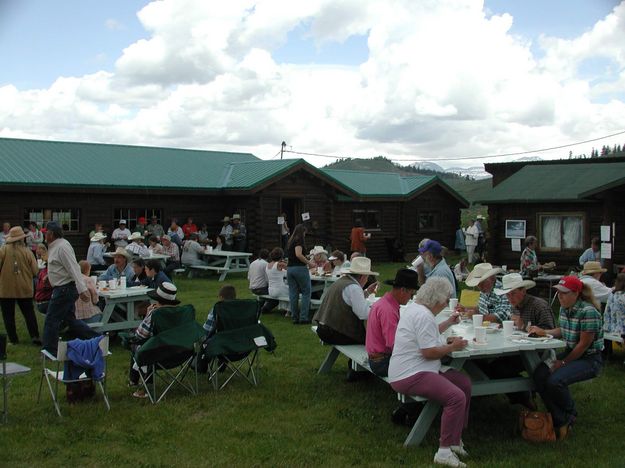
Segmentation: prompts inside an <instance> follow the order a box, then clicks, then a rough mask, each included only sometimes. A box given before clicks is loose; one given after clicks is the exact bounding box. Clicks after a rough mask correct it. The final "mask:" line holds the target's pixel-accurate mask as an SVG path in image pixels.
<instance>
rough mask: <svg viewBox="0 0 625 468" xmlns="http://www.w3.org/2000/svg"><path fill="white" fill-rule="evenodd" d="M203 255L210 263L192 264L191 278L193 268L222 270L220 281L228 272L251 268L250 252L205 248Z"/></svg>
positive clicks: (243, 270)
mask: <svg viewBox="0 0 625 468" xmlns="http://www.w3.org/2000/svg"><path fill="white" fill-rule="evenodd" d="M201 255H202V256H203V257H206V259H207V261H208V265H192V266H190V267H189V268H190V269H191V271H190V272H189V278H191V277H192V273H193V270H204V271H206V270H208V271H217V272H220V273H221V275H220V276H219V281H223V280H225V279H226V276H227V275H228V273H238V272H245V271H248V270H249V269H250V257H251V256H252V254H251V253H249V252H233V251H230V250H208V249H206V250H204V251H203V252H202V253H201Z"/></svg>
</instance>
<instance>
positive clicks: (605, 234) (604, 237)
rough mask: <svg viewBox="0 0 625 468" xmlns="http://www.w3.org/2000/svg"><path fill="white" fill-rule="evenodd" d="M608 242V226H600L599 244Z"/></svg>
mask: <svg viewBox="0 0 625 468" xmlns="http://www.w3.org/2000/svg"><path fill="white" fill-rule="evenodd" d="M610 241H611V239H610V226H601V242H610Z"/></svg>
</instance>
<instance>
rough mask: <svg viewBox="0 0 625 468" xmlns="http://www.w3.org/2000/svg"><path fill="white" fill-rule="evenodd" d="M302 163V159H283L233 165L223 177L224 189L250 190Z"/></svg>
mask: <svg viewBox="0 0 625 468" xmlns="http://www.w3.org/2000/svg"><path fill="white" fill-rule="evenodd" d="M303 162H304V160H303V159H284V160H278V161H261V160H258V161H249V162H237V163H233V164H230V165H229V170H228V172H227V173H226V175H225V180H224V188H229V189H235V188H252V187H255V186H256V185H258V184H260V183H262V182H264V181H266V180H269V179H271V178H273V177H276V176H277V175H279V174H281V173H283V172H285V171H288V170H289V169H291V168H292V167H294V166H297V165H298V164H301V163H303Z"/></svg>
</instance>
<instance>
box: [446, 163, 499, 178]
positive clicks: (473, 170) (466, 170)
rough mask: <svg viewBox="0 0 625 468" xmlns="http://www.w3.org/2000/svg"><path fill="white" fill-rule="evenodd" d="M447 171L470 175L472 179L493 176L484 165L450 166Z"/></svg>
mask: <svg viewBox="0 0 625 468" xmlns="http://www.w3.org/2000/svg"><path fill="white" fill-rule="evenodd" d="M446 172H451V173H452V174H458V175H459V176H463V177H466V176H469V177H470V178H472V179H476V180H479V179H488V178H490V177H492V175H490V174H489V173H488V172H486V171H485V170H484V167H483V166H482V167H479V166H473V167H450V168H448V169H447V170H446Z"/></svg>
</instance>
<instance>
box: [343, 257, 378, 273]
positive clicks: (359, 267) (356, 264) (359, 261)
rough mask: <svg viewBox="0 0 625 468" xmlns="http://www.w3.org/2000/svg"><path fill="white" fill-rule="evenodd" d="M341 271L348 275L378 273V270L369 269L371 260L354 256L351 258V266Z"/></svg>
mask: <svg viewBox="0 0 625 468" xmlns="http://www.w3.org/2000/svg"><path fill="white" fill-rule="evenodd" d="M342 272H343V273H347V274H350V275H373V276H378V275H379V273H378V272H376V271H371V260H370V259H368V258H367V257H356V258H355V259H353V260H352V264H351V266H350V267H349V268H346V269H345V270H342Z"/></svg>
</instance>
